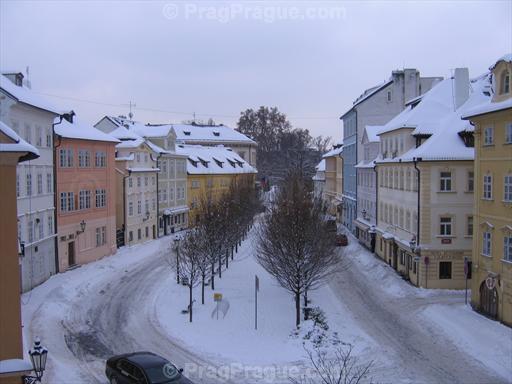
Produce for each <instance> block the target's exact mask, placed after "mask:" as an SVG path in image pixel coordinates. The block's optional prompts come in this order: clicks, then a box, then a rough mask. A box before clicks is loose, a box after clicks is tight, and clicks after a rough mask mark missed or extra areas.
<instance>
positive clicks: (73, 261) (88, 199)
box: [54, 119, 119, 272]
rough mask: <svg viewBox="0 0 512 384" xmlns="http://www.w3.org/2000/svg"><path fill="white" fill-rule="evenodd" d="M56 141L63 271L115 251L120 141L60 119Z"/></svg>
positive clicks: (56, 129)
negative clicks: (117, 148) (116, 151)
mask: <svg viewBox="0 0 512 384" xmlns="http://www.w3.org/2000/svg"><path fill="white" fill-rule="evenodd" d="M71 120H72V119H71ZM54 143H55V167H56V172H55V174H56V176H57V182H56V184H57V186H56V193H57V195H56V203H57V207H56V208H57V234H58V258H59V271H61V272H62V271H65V270H67V269H69V268H70V267H73V266H75V265H81V264H86V263H89V262H91V261H95V260H98V259H100V258H102V257H104V256H108V255H112V254H114V253H115V252H116V249H117V247H116V175H115V146H116V144H117V143H119V140H117V139H115V138H114V137H112V136H110V135H107V134H105V133H103V132H101V131H99V130H97V129H96V128H93V127H90V126H87V125H83V124H77V123H70V122H68V121H67V120H62V121H61V122H60V123H58V124H56V125H55V140H54Z"/></svg>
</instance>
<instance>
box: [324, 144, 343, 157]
mask: <svg viewBox="0 0 512 384" xmlns="http://www.w3.org/2000/svg"><path fill="white" fill-rule="evenodd" d="M341 152H343V146H341V147H338V148H333V149H331V150H330V151H329V152H327V153H324V155H323V156H322V158H323V159H326V158H327V157H332V156H337V155H339V154H340V153H341Z"/></svg>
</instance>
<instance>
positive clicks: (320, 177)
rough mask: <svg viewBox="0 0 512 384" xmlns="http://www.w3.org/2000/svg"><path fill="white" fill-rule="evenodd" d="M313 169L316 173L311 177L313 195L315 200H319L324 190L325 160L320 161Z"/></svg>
mask: <svg viewBox="0 0 512 384" xmlns="http://www.w3.org/2000/svg"><path fill="white" fill-rule="evenodd" d="M315 169H316V173H315V176H313V188H314V194H315V197H316V198H318V199H321V198H323V193H324V188H325V159H322V160H320V162H319V163H318V164H317V166H316V167H315Z"/></svg>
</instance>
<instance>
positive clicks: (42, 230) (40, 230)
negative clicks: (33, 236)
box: [36, 217, 44, 239]
mask: <svg viewBox="0 0 512 384" xmlns="http://www.w3.org/2000/svg"><path fill="white" fill-rule="evenodd" d="M36 222H37V220H36ZM37 225H38V227H39V228H38V229H39V231H38V232H39V234H38V236H39V239H43V238H44V218H42V217H41V218H40V219H39V223H38V224H37Z"/></svg>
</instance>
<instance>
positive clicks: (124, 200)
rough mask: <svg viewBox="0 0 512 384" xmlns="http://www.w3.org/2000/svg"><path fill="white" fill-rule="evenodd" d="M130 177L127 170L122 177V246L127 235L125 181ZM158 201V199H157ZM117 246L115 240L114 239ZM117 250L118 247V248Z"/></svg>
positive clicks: (130, 172)
mask: <svg viewBox="0 0 512 384" xmlns="http://www.w3.org/2000/svg"><path fill="white" fill-rule="evenodd" d="M131 175H132V171H130V170H128V174H127V175H126V176H123V225H124V233H123V235H124V245H125V246H126V245H127V243H128V242H127V241H126V234H127V233H128V224H127V222H126V179H127V178H128V177H130V176H131ZM157 201H158V199H157ZM116 245H117V239H116ZM118 248H119V247H118Z"/></svg>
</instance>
